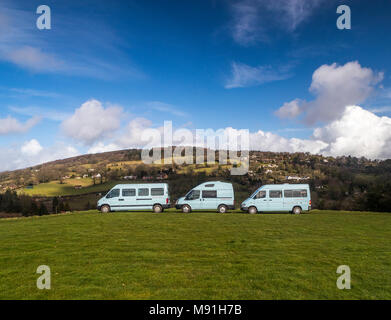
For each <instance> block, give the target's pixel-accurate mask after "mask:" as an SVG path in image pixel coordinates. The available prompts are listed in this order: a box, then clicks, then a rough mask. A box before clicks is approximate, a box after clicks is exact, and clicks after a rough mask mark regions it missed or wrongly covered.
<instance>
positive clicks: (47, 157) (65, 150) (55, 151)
mask: <svg viewBox="0 0 391 320" xmlns="http://www.w3.org/2000/svg"><path fill="white" fill-rule="evenodd" d="M77 155H79V152H78V150H77V149H76V148H74V147H73V146H70V145H65V144H63V143H55V144H54V145H52V146H50V147H47V148H44V147H42V146H41V144H40V143H39V141H38V140H36V139H31V140H29V141H26V142H24V143H23V144H22V145H21V146H19V147H18V146H9V147H1V148H0V166H1V170H2V171H6V170H16V169H22V168H27V167H30V166H34V165H38V164H41V163H45V162H49V161H54V160H58V159H65V158H69V157H74V156H77Z"/></svg>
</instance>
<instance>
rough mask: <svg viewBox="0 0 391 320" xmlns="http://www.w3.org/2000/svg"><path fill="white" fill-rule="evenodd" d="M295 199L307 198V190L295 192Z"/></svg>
mask: <svg viewBox="0 0 391 320" xmlns="http://www.w3.org/2000/svg"><path fill="white" fill-rule="evenodd" d="M293 197H295V198H307V190H305V189H303V190H294V191H293Z"/></svg>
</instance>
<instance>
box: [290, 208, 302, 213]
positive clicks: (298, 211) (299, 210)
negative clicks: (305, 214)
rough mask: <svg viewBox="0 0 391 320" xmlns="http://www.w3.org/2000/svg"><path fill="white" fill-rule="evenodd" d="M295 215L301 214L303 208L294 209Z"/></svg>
mask: <svg viewBox="0 0 391 320" xmlns="http://www.w3.org/2000/svg"><path fill="white" fill-rule="evenodd" d="M292 213H293V214H301V208H300V207H294V208H293V209H292Z"/></svg>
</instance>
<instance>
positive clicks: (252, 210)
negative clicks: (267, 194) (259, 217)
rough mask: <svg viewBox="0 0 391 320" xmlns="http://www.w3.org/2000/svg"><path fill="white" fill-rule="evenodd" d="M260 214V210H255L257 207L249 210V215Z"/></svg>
mask: <svg viewBox="0 0 391 320" xmlns="http://www.w3.org/2000/svg"><path fill="white" fill-rule="evenodd" d="M257 212H258V210H257V208H255V207H250V208H248V213H249V214H254V213H257Z"/></svg>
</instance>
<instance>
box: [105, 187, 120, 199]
mask: <svg viewBox="0 0 391 320" xmlns="http://www.w3.org/2000/svg"><path fill="white" fill-rule="evenodd" d="M116 197H119V189H113V190H111V191H110V193H109V194H108V195H107V196H106V198H116Z"/></svg>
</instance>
